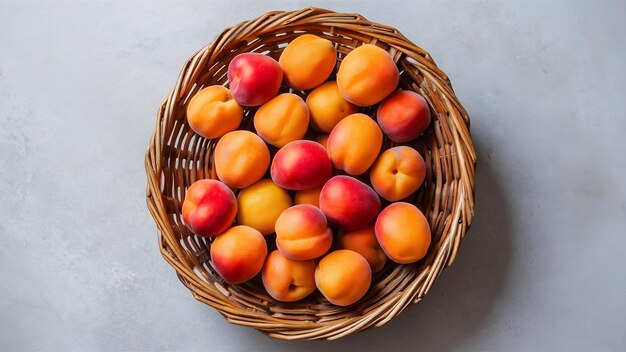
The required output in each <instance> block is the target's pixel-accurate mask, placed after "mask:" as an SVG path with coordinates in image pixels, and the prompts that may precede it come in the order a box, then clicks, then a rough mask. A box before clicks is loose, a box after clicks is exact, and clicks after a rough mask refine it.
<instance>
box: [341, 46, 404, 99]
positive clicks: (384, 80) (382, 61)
mask: <svg viewBox="0 0 626 352" xmlns="http://www.w3.org/2000/svg"><path fill="white" fill-rule="evenodd" d="M399 81H400V73H399V71H398V67H396V64H395V62H393V59H392V58H391V56H390V55H389V53H388V52H386V51H385V50H383V49H381V48H379V47H377V46H375V45H372V44H364V45H362V46H360V47H358V48H356V49H354V50H352V51H351V52H350V53H348V55H346V57H345V58H344V59H343V61H342V62H341V65H339V71H338V72H337V86H338V87H339V91H340V92H341V95H342V96H343V97H344V99H346V100H347V101H349V102H351V103H352V104H355V105H358V106H370V105H374V104H376V103H378V102H380V101H381V100H383V99H384V98H385V97H386V96H388V95H389V94H391V92H393V91H394V90H395V89H396V87H397V86H398V82H399Z"/></svg>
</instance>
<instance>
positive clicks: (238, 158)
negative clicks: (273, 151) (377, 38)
mask: <svg viewBox="0 0 626 352" xmlns="http://www.w3.org/2000/svg"><path fill="white" fill-rule="evenodd" d="M213 160H214V163H215V172H216V173H217V177H218V178H219V179H220V180H221V181H222V182H224V183H225V184H227V185H228V186H230V187H232V188H245V187H248V186H250V185H251V184H253V183H255V182H256V181H258V180H260V179H261V177H263V175H264V174H265V171H266V170H267V167H268V166H269V163H270V152H269V150H268V149H267V145H266V144H265V142H263V140H262V139H261V138H260V137H259V136H257V135H256V134H254V133H252V132H250V131H243V130H239V131H233V132H228V133H226V134H225V135H224V136H223V137H222V138H220V140H219V141H218V142H217V145H216V146H215V151H214V154H213Z"/></svg>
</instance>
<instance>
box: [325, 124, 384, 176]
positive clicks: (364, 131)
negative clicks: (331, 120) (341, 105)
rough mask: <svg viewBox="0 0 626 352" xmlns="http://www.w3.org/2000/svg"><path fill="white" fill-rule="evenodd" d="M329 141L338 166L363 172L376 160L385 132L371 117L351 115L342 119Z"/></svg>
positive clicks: (328, 146) (331, 154)
mask: <svg viewBox="0 0 626 352" xmlns="http://www.w3.org/2000/svg"><path fill="white" fill-rule="evenodd" d="M327 143H328V145H327V147H326V149H327V150H328V155H329V156H330V160H331V161H332V162H333V166H334V167H335V168H337V169H342V170H344V171H345V172H347V173H348V174H350V175H360V174H362V173H364V172H365V171H367V169H369V167H370V166H372V164H373V163H374V161H376V158H377V157H378V153H379V152H380V148H381V147H382V144H383V133H382V131H381V130H380V128H379V127H378V125H377V124H376V122H374V120H372V119H371V118H370V117H369V116H367V115H365V114H360V113H358V114H352V115H350V116H347V117H345V118H344V119H343V120H341V121H339V123H338V124H337V126H335V128H333V130H332V132H330V136H329V137H328V142H327Z"/></svg>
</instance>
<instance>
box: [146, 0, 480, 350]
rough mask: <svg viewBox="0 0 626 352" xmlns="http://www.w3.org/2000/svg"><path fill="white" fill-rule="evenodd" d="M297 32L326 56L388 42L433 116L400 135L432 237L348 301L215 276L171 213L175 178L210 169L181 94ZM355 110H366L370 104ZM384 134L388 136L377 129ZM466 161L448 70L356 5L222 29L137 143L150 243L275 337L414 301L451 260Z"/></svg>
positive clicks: (385, 316) (383, 314) (176, 196)
mask: <svg viewBox="0 0 626 352" xmlns="http://www.w3.org/2000/svg"><path fill="white" fill-rule="evenodd" d="M304 33H312V34H315V35H318V36H320V37H323V38H326V39H328V40H330V41H332V42H333V43H334V44H335V47H336V48H337V52H338V62H337V65H339V63H340V62H341V60H342V58H343V57H344V56H345V55H346V54H347V53H349V52H350V51H351V50H352V49H354V48H356V47H358V46H360V45H362V44H364V43H371V44H374V45H377V46H379V47H381V48H383V49H384V50H387V51H388V52H389V53H390V54H391V56H392V57H393V59H394V60H395V62H396V63H397V66H398V68H399V70H400V73H401V78H400V87H401V88H402V89H407V90H413V91H416V92H418V93H420V94H421V95H423V96H424V97H425V98H426V100H427V102H428V104H429V105H430V108H431V112H432V117H433V120H432V123H431V125H430V127H429V128H428V130H427V131H426V132H425V133H424V135H423V136H421V137H419V138H418V139H417V140H415V141H413V142H411V146H413V147H414V148H416V149H417V150H418V151H419V152H420V153H421V154H422V156H423V157H424V160H425V162H426V180H425V182H424V185H423V186H422V188H421V189H420V190H419V191H418V192H417V194H415V195H414V196H412V197H411V198H410V199H409V201H410V202H412V203H413V204H415V205H417V206H418V207H419V208H420V209H421V210H422V211H423V213H424V214H425V216H426V218H427V219H428V221H429V223H430V226H431V230H432V235H433V238H432V243H431V247H430V248H429V251H428V254H427V256H426V257H425V258H424V259H423V260H421V261H419V262H417V263H414V264H410V265H398V264H395V263H393V262H391V261H389V263H388V264H387V265H386V267H385V268H384V269H383V270H382V271H380V272H378V273H376V274H375V275H374V277H373V278H372V285H371V287H370V289H369V291H368V293H367V294H366V295H365V296H364V297H363V298H362V299H361V300H359V301H358V302H357V303H355V304H353V305H351V306H347V307H338V306H335V305H332V304H330V303H329V302H328V301H327V300H326V299H325V298H324V297H323V296H322V295H321V294H319V293H317V292H316V293H314V294H312V295H310V296H309V297H307V298H305V299H304V300H301V301H299V302H293V303H284V302H279V301H276V300H274V299H273V298H272V297H271V296H269V295H268V294H267V292H266V291H265V290H264V288H263V285H262V283H261V282H260V281H261V280H260V279H258V278H256V279H253V280H251V281H249V282H247V283H244V284H239V285H229V284H227V283H225V282H224V281H223V280H222V278H221V277H220V276H219V275H218V274H217V273H216V271H215V270H214V268H213V267H212V263H211V261H210V256H209V249H210V246H211V242H212V239H211V238H201V237H197V236H195V235H194V234H192V233H191V232H190V231H189V230H188V229H187V228H186V227H185V225H184V223H183V220H182V217H181V207H182V202H183V200H184V197H185V190H186V189H187V188H188V187H189V186H190V185H191V184H192V183H193V182H194V181H196V180H199V179H204V178H216V175H215V172H214V169H213V162H212V153H213V149H214V146H215V143H216V141H215V140H207V139H204V138H202V137H200V136H198V135H196V134H195V133H194V132H193V131H192V130H191V129H190V127H189V125H188V124H187V121H186V116H185V110H186V106H187V103H188V102H189V100H190V98H191V97H192V96H193V95H194V94H195V93H197V92H198V91H199V90H200V89H202V88H203V87H206V86H209V85H214V84H221V85H224V84H227V77H226V72H227V68H228V64H229V62H230V60H231V59H232V58H233V57H235V56H236V55H238V54H240V53H243V52H259V53H264V54H267V55H270V56H271V57H273V58H275V59H278V57H279V56H280V53H281V52H282V50H283V48H284V47H285V46H286V45H287V43H289V42H290V41H291V40H293V39H294V38H296V37H297V36H299V35H301V34H304ZM337 67H338V66H337ZM335 71H336V70H335ZM281 89H283V91H287V88H281ZM294 93H296V94H301V93H302V92H294ZM364 112H366V113H368V114H370V116H371V115H372V113H373V109H371V108H370V109H369V110H367V109H366V110H365V111H364ZM253 114H254V111H253V109H247V110H246V114H245V116H244V121H243V122H242V125H241V126H240V128H241V129H252V126H251V125H252V124H251V120H252V118H251V117H252V116H253ZM384 143H385V146H386V147H389V146H393V145H394V144H393V143H392V142H390V141H388V140H385V142H384ZM475 163H476V155H475V152H474V148H473V145H472V140H471V136H470V133H469V116H468V114H467V113H466V111H465V110H464V109H463V107H462V106H461V104H460V103H459V101H458V100H457V98H456V96H455V94H454V91H453V90H452V86H451V84H450V81H449V80H448V78H447V76H446V75H445V74H444V73H443V72H442V71H441V70H440V69H439V68H438V67H437V66H436V65H435V63H434V61H433V60H432V58H431V57H430V55H429V54H428V53H427V52H426V51H424V50H422V49H421V48H419V47H418V46H416V45H415V44H413V43H412V42H410V41H409V40H408V39H407V38H406V37H404V36H403V35H402V34H401V33H400V32H398V30H396V29H394V28H392V27H389V26H385V25H381V24H377V23H373V22H370V21H368V20H366V19H365V18H364V17H362V16H360V15H358V14H345V13H335V12H332V11H329V10H324V9H318V8H306V9H302V10H298V11H292V12H278V11H277V12H270V13H267V14H265V15H263V16H261V17H259V18H256V19H253V20H251V21H246V22H242V23H240V24H238V25H236V26H234V27H231V28H228V29H226V30H224V32H222V33H221V34H220V35H219V36H218V37H217V38H216V39H215V41H214V42H213V43H211V44H209V45H208V46H206V47H204V48H202V49H200V51H198V52H197V53H196V54H195V55H193V56H192V57H191V58H190V59H189V60H188V61H187V62H186V63H185V65H184V67H183V69H182V71H181V73H180V76H179V77H178V80H177V81H176V84H175V86H174V88H173V89H172V91H171V92H170V93H169V95H168V96H167V98H166V99H165V101H164V102H163V104H162V106H161V108H160V110H159V112H158V116H157V121H156V127H155V131H154V134H153V135H152V138H151V140H150V145H149V148H148V152H147V154H146V159H145V166H146V171H147V176H148V189H147V204H148V208H149V210H150V213H151V214H152V216H153V217H154V220H155V222H156V224H157V227H158V229H159V244H160V248H161V254H162V255H163V257H164V258H165V260H167V262H168V263H170V265H172V267H174V269H175V270H176V273H177V275H178V277H179V279H180V280H181V281H182V283H183V284H184V285H185V286H186V287H188V288H189V290H191V292H192V294H193V296H194V297H195V298H196V299H198V300H199V301H201V302H204V303H206V304H208V305H210V306H212V307H213V308H215V309H217V310H218V311H219V312H220V313H221V314H222V315H223V316H224V317H225V318H226V319H227V320H228V321H229V322H231V323H234V324H239V325H244V326H250V327H254V328H256V329H258V330H260V331H262V332H263V333H265V334H267V335H269V336H271V337H274V338H279V339H290V340H295V339H336V338H340V337H342V336H346V335H349V334H351V333H355V332H358V331H362V330H365V329H368V328H371V327H378V326H382V325H383V324H385V323H386V322H388V321H389V320H391V319H393V318H394V317H395V316H397V315H398V314H400V312H402V311H403V310H404V309H405V308H406V307H407V306H409V305H411V304H414V303H417V302H419V301H420V300H421V299H422V298H423V297H424V296H425V295H426V293H427V292H428V291H429V290H430V288H431V287H432V285H433V283H434V282H435V279H436V278H437V277H438V276H439V274H440V273H441V271H442V270H443V268H444V267H446V266H449V265H450V264H452V262H453V261H454V258H455V257H456V254H457V251H458V249H459V245H460V243H461V240H462V239H463V237H464V235H465V233H466V232H467V230H468V228H469V226H470V224H471V222H472V217H473V208H474V171H475Z"/></svg>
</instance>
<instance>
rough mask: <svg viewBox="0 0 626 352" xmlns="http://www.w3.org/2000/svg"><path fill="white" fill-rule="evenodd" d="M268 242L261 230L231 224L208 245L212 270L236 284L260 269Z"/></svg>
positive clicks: (247, 278)
mask: <svg viewBox="0 0 626 352" xmlns="http://www.w3.org/2000/svg"><path fill="white" fill-rule="evenodd" d="M266 256H267V245H266V244H265V238H264V237H263V235H261V233H260V232H259V231H257V230H255V229H253V228H252V227H249V226H243V225H239V226H234V227H231V228H230V229H228V230H227V231H226V232H224V233H223V234H221V235H220V236H218V237H217V238H215V240H214V241H213V243H212V244H211V261H212V262H213V266H214V267H215V270H217V272H218V273H219V274H220V276H221V277H222V278H223V279H224V280H225V281H226V282H228V283H230V284H239V283H242V282H245V281H248V280H250V279H252V278H253V277H255V276H256V274H258V273H259V272H260V271H261V268H263V263H264V262H265V257H266Z"/></svg>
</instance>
